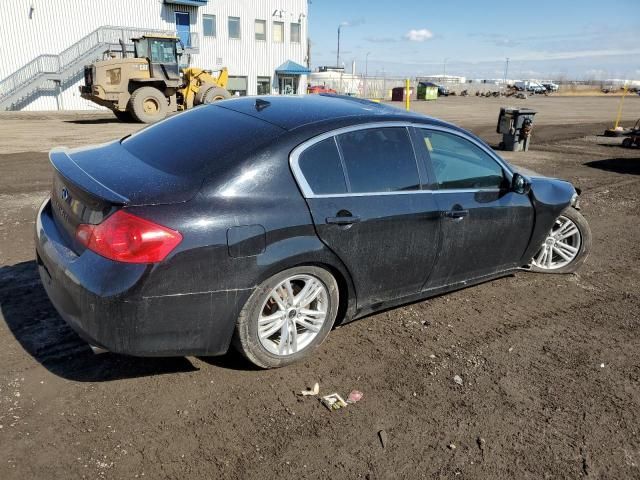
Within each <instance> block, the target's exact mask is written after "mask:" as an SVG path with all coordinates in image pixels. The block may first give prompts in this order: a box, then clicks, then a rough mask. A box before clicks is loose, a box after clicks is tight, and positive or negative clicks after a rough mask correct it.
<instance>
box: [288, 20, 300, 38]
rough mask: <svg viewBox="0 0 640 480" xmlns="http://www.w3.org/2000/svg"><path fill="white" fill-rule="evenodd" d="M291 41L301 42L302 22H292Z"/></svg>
mask: <svg viewBox="0 0 640 480" xmlns="http://www.w3.org/2000/svg"><path fill="white" fill-rule="evenodd" d="M290 38H291V43H300V24H299V23H292V24H291V37H290Z"/></svg>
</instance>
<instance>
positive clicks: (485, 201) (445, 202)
mask: <svg viewBox="0 0 640 480" xmlns="http://www.w3.org/2000/svg"><path fill="white" fill-rule="evenodd" d="M50 158H51V163H52V165H53V167H54V170H55V172H54V179H53V188H52V192H51V197H50V198H49V199H47V200H46V201H45V202H44V203H43V205H42V207H41V208H40V210H39V212H38V216H37V221H36V250H37V262H38V265H39V270H40V276H41V278H42V282H43V284H44V285H45V288H46V291H47V293H48V295H49V297H50V299H51V301H52V302H53V304H54V305H55V307H56V309H57V310H58V312H59V313H60V315H61V316H62V317H63V318H64V319H65V320H66V321H67V322H68V323H69V325H71V327H73V328H74V329H75V330H76V331H77V332H78V334H79V335H80V336H82V337H83V338H84V339H85V340H86V341H87V342H88V343H90V344H91V345H93V346H94V347H98V348H100V349H105V350H109V351H112V352H117V353H122V354H129V355H139V356H152V355H156V356H157V355H162V356H169V355H219V354H224V353H225V352H227V350H228V348H229V347H230V345H231V344H232V343H233V344H234V345H235V346H236V347H237V348H238V349H240V351H241V352H243V354H244V355H245V356H246V357H247V358H248V359H249V360H250V361H252V362H253V363H255V364H256V365H258V366H260V367H265V368H268V367H277V366H282V365H286V364H289V363H291V362H294V361H296V360H299V359H300V358H302V357H304V356H306V355H308V354H309V353H310V352H311V351H312V350H313V349H315V348H316V347H318V345H320V343H321V342H322V341H323V340H324V338H325V337H326V336H327V334H328V333H329V331H330V330H331V329H332V327H333V326H334V325H338V324H343V323H345V322H349V321H351V320H354V319H356V318H359V317H363V316H365V315H368V314H370V313H372V312H375V311H379V310H381V309H385V308H389V307H393V306H397V305H401V304H406V303H408V302H413V301H416V300H419V299H424V298H427V297H430V296H433V295H437V294H441V293H443V292H447V291H451V290H455V289H459V288H462V287H467V286H470V285H473V284H477V283H480V282H484V281H487V280H490V279H493V278H497V277H500V276H504V275H506V274H509V273H511V272H513V271H515V270H518V269H522V268H526V269H531V270H535V271H539V272H557V273H564V272H572V271H574V270H575V269H576V268H577V267H578V266H579V265H580V264H581V263H582V262H583V261H584V259H585V257H586V255H587V253H588V251H589V248H590V244H591V234H590V231H589V227H588V225H587V223H586V222H585V220H584V218H583V217H582V216H581V215H580V213H578V211H577V209H576V207H577V201H578V194H577V193H576V190H575V189H574V187H573V186H572V185H571V184H569V183H567V182H565V181H561V180H555V179H550V178H543V177H540V176H525V175H524V174H523V173H518V172H517V171H516V170H515V169H514V168H513V167H512V166H510V165H509V164H508V163H507V162H505V161H504V160H503V159H502V158H500V157H499V156H498V155H496V154H495V153H494V152H493V151H492V150H491V149H490V148H489V147H488V146H487V145H486V144H485V143H484V142H483V141H482V140H480V139H478V138H477V137H475V136H474V135H472V134H470V133H469V132H466V131H464V130H462V129H460V128H458V127H455V126H453V125H450V124H448V123H445V122H442V121H439V120H435V119H432V118H428V117H424V116H422V115H417V114H412V113H408V112H404V111H401V110H397V109H394V108H391V107H386V106H384V105H380V104H376V103H372V102H368V101H362V100H358V99H353V98H345V97H339V96H316V95H313V96H308V97H302V98H301V97H260V98H247V97H245V98H240V99H232V100H227V101H221V102H218V103H216V104H214V105H207V106H203V107H199V108H196V109H194V110H193V111H189V112H186V113H183V114H180V115H177V116H175V117H173V118H170V119H167V120H164V121H162V122H160V123H158V124H156V125H153V126H150V127H148V128H145V129H144V130H142V131H140V132H138V133H136V134H134V135H132V136H129V137H125V138H123V139H122V140H119V141H115V142H112V143H108V144H105V145H100V146H96V147H90V148H84V149H78V150H64V149H58V150H54V151H52V152H51V154H50Z"/></svg>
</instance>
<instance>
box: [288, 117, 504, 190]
mask: <svg viewBox="0 0 640 480" xmlns="http://www.w3.org/2000/svg"><path fill="white" fill-rule="evenodd" d="M390 127H404V128H407V129H408V128H421V129H427V130H429V129H430V130H438V131H442V132H445V133H450V134H453V135H456V136H458V137H461V138H463V139H465V140H468V141H470V142H471V143H473V144H474V145H476V146H478V147H479V148H480V149H481V150H482V151H484V152H485V153H487V154H488V155H489V156H490V157H491V158H492V159H494V160H495V161H496V162H497V163H498V164H499V165H500V166H501V167H502V168H503V169H504V170H505V171H506V173H507V176H508V177H509V180H511V177H513V171H512V170H511V168H510V167H509V166H508V165H507V164H506V163H505V162H504V160H502V159H501V158H500V157H499V156H498V155H496V154H495V153H494V152H493V150H491V149H488V148H487V147H486V146H485V145H483V144H482V143H480V142H478V141H477V140H475V139H473V138H471V137H469V136H468V135H465V134H464V133H463V132H459V131H457V130H454V129H452V128H448V127H442V126H440V125H428V124H424V123H414V122H406V121H397V122H396V121H388V122H371V123H363V124H359V125H350V126H348V127H342V128H337V129H335V130H330V131H328V132H325V133H321V134H320V135H317V136H315V137H312V138H310V139H308V140H306V141H304V142H302V143H301V144H300V145H298V146H297V147H295V148H294V149H293V150H292V151H291V153H290V154H289V166H290V168H291V171H292V172H293V176H294V178H295V180H296V182H297V183H298V186H299V187H300V190H301V191H302V195H303V196H304V198H339V197H364V196H384V195H412V194H416V193H452V192H457V193H478V192H499V191H500V189H497V188H476V189H440V190H429V189H420V190H407V191H399V192H358V193H350V192H347V193H327V194H315V193H313V190H312V189H311V186H310V185H309V183H308V182H307V179H306V178H305V176H304V174H303V173H302V170H301V169H300V165H299V163H298V162H299V159H300V155H302V153H303V152H304V151H305V150H306V149H307V148H309V147H312V146H313V145H315V144H316V143H319V142H322V141H323V140H326V139H328V138H331V137H333V138H334V141H335V144H336V148H337V149H338V154H339V155H340V163H341V165H342V168H343V172H342V173H343V175H345V184H346V185H347V188H349V185H348V183H347V177H346V175H347V173H346V168H345V166H344V163H343V160H342V154H341V152H340V147H339V145H338V142H337V138H336V137H337V136H338V135H342V134H343V133H349V132H355V131H358V130H369V129H373V128H390ZM407 133H409V132H407ZM409 140H410V141H411V148H412V150H413V152H414V158H415V159H416V161H418V162H419V161H420V158H419V157H418V156H417V152H416V151H415V146H414V145H413V141H412V138H411V135H410V134H409ZM416 168H418V166H417V165H416ZM416 173H417V174H418V179H419V180H420V181H421V182H422V180H423V179H422V178H420V177H421V175H420V170H419V169H418V170H417V172H416Z"/></svg>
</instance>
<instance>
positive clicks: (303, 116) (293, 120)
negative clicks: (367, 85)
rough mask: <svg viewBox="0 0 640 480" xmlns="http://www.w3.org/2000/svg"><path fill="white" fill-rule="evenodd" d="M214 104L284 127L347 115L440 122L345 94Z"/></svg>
mask: <svg viewBox="0 0 640 480" xmlns="http://www.w3.org/2000/svg"><path fill="white" fill-rule="evenodd" d="M213 106H215V107H220V108H226V109H229V110H233V111H235V112H238V113H242V114H245V115H250V116H252V117H254V118H258V119H260V120H263V121H265V122H268V123H271V124H273V125H276V126H278V127H280V128H283V129H285V130H293V129H296V128H299V127H302V126H308V125H310V124H314V123H324V122H326V121H330V120H336V119H348V118H353V120H354V123H356V122H359V121H363V120H371V121H383V120H397V121H403V120H408V121H416V120H418V121H421V122H423V123H440V122H439V121H437V120H435V119H432V118H430V117H426V116H424V115H418V114H415V113H411V112H407V111H404V110H400V109H399V108H395V107H391V106H388V105H384V104H381V103H377V102H373V101H370V100H364V99H360V98H355V97H349V96H344V95H325V94H320V95H304V96H295V95H291V96H288V95H282V96H278V95H266V96H259V97H241V98H234V99H230V100H224V101H220V102H216V103H215V104H214V105H213Z"/></svg>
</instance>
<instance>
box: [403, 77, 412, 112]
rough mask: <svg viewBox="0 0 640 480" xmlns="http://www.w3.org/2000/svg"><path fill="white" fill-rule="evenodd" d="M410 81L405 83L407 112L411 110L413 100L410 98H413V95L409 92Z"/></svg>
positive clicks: (405, 106)
mask: <svg viewBox="0 0 640 480" xmlns="http://www.w3.org/2000/svg"><path fill="white" fill-rule="evenodd" d="M409 87H410V84H409V79H408V78H407V81H406V83H405V90H404V108H406V109H407V112H408V111H409V110H411V99H410V98H409V97H410V96H411V93H410V91H409Z"/></svg>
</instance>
